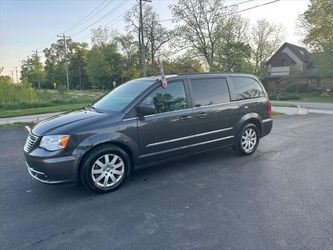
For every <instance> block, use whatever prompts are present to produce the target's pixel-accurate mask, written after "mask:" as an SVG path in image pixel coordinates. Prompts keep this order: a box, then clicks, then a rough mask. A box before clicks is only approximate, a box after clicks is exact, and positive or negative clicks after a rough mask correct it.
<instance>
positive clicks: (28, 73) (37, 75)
mask: <svg viewBox="0 0 333 250" xmlns="http://www.w3.org/2000/svg"><path fill="white" fill-rule="evenodd" d="M21 81H22V82H23V81H28V82H30V83H31V84H32V86H33V87H35V88H41V86H43V85H44V81H45V71H44V65H43V64H42V62H41V61H40V58H39V56H38V55H36V54H33V55H32V56H30V57H28V58H27V59H26V60H24V61H23V64H22V66H21Z"/></svg>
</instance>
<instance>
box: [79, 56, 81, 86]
mask: <svg viewBox="0 0 333 250" xmlns="http://www.w3.org/2000/svg"><path fill="white" fill-rule="evenodd" d="M79 77H80V78H79V80H80V90H82V77H81V62H80V63H79Z"/></svg>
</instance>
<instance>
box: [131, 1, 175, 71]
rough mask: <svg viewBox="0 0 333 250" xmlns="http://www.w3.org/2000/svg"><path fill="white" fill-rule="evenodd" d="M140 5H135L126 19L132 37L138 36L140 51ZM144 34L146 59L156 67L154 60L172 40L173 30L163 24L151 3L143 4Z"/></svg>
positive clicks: (139, 48) (151, 65)
mask: <svg viewBox="0 0 333 250" xmlns="http://www.w3.org/2000/svg"><path fill="white" fill-rule="evenodd" d="M139 16H140V13H139V6H138V5H135V6H133V8H132V9H131V10H129V11H128V12H127V14H126V17H125V20H126V23H127V26H126V28H127V30H128V31H129V34H128V35H130V36H131V37H132V38H137V39H135V40H136V44H137V45H138V47H137V48H138V52H140V51H141V46H142V45H141V43H140V42H141V40H140V39H139V31H140V28H139ZM143 35H144V40H145V44H144V46H145V52H146V59H147V61H149V63H150V67H149V66H148V68H150V69H152V68H153V69H154V65H155V64H154V61H155V58H156V55H157V54H161V52H160V51H161V50H162V49H163V46H164V45H165V44H166V43H167V42H168V41H170V39H171V37H172V32H170V31H168V30H167V29H166V28H165V27H163V26H162V24H161V22H160V18H159V15H158V13H157V12H156V11H155V10H154V8H153V7H152V6H151V5H148V4H143ZM148 74H152V72H148Z"/></svg>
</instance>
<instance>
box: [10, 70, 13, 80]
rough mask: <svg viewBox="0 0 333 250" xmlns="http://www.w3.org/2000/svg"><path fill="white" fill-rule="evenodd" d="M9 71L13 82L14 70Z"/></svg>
mask: <svg viewBox="0 0 333 250" xmlns="http://www.w3.org/2000/svg"><path fill="white" fill-rule="evenodd" d="M10 72H11V73H12V80H13V82H14V71H13V70H11V71H10Z"/></svg>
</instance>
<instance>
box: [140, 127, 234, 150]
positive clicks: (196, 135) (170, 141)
mask: <svg viewBox="0 0 333 250" xmlns="http://www.w3.org/2000/svg"><path fill="white" fill-rule="evenodd" d="M232 129H233V127H230V128H223V129H218V130H212V131H209V132H205V133H200V134H194V135H189V136H184V137H179V138H175V139H171V140H166V141H160V142H154V143H150V144H148V145H147V146H146V148H148V147H153V146H158V145H163V144H167V143H172V142H177V141H182V140H187V139H192V138H196V137H200V136H204V135H209V134H214V133H219V132H223V131H228V130H232Z"/></svg>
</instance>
